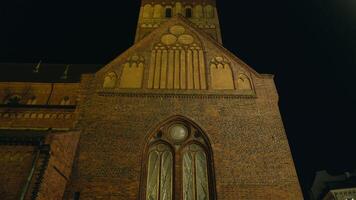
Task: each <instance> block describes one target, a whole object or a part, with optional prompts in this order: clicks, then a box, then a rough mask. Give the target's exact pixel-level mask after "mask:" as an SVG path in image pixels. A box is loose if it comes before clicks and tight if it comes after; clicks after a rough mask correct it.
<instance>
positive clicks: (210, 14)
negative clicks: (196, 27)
mask: <svg viewBox="0 0 356 200" xmlns="http://www.w3.org/2000/svg"><path fill="white" fill-rule="evenodd" d="M204 13H205V17H206V18H213V17H214V7H213V6H212V5H206V6H205V7H204Z"/></svg>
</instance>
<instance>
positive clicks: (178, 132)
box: [169, 124, 188, 142]
mask: <svg viewBox="0 0 356 200" xmlns="http://www.w3.org/2000/svg"><path fill="white" fill-rule="evenodd" d="M169 135H170V136H171V138H172V139H173V140H174V142H183V141H184V140H186V139H187V138H188V129H187V127H186V126H184V125H183V124H174V125H172V126H171V127H170V128H169Z"/></svg>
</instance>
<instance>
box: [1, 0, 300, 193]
mask: <svg viewBox="0 0 356 200" xmlns="http://www.w3.org/2000/svg"><path fill="white" fill-rule="evenodd" d="M221 41H222V40H221V33H220V25H219V19H218V12H217V6H216V2H215V0H175V1H172V0H142V5H141V9H140V16H139V20H138V26H137V33H136V39H135V43H134V44H133V46H132V47H130V48H129V49H128V50H127V51H125V52H124V53H122V54H121V55H119V56H118V57H117V58H115V59H114V60H113V61H111V62H109V63H108V64H106V65H105V66H102V67H101V69H100V70H99V71H97V72H90V73H88V72H86V73H84V72H83V74H82V75H81V79H80V81H79V79H78V80H71V82H70V81H69V80H67V81H65V82H64V81H63V80H62V81H59V82H58V83H48V84H46V83H35V82H30V83H29V82H2V83H0V88H1V89H2V90H1V91H4V92H2V93H0V97H1V98H2V99H4V105H3V106H2V107H0V122H1V123H0V128H1V130H0V136H1V137H0V155H2V156H1V157H0V162H1V164H2V165H1V166H2V167H3V168H5V169H7V170H6V173H3V174H1V172H0V180H8V181H9V183H11V184H10V185H8V186H6V187H5V185H6V184H3V185H4V186H0V194H5V195H8V197H9V198H7V199H14V198H11V197H15V199H18V198H17V197H20V196H16V195H17V194H21V197H25V198H24V199H31V198H32V199H33V198H35V199H45V200H48V199H64V200H71V199H83V200H94V199H95V200H96V199H105V200H106V199H112V200H136V199H139V200H217V199H219V200H239V199H241V200H256V199H264V200H266V199H268V200H279V199H288V200H300V199H303V197H302V194H301V190H300V186H299V182H298V177H297V174H296V171H295V167H294V163H293V159H292V155H291V152H290V148H289V145H288V140H287V137H286V134H285V131H284V127H283V123H282V119H281V115H280V113H279V108H278V95H277V91H276V87H275V84H274V80H273V75H269V74H260V73H258V72H256V71H255V70H253V68H251V67H250V66H248V65H247V64H246V63H244V62H243V61H241V60H240V59H239V58H238V57H236V56H235V55H234V54H232V53H231V52H229V51H228V50H226V49H225V48H224V47H223V46H222V42H221ZM41 70H42V68H40V67H39V66H38V67H36V73H38V71H41ZM66 72H68V67H67V68H66ZM34 73H35V72H34ZM36 80H37V79H36ZM16 91H17V92H16ZM19 91H26V92H23V93H19ZM14 102H17V103H18V104H16V106H15V107H14V106H13V105H14ZM25 102H30V103H31V105H26V106H22V107H21V106H19V105H22V104H25ZM32 104H38V105H32ZM3 132H4V133H3ZM2 133H3V134H2ZM19 136H23V137H20V138H19ZM25 155H27V157H26V156H25ZM23 157H24V158H23ZM25 158H26V159H25ZM9 161H11V162H9ZM16 163H17V164H16ZM19 163H21V166H22V167H20V168H16V170H15V168H14V167H13V166H19V165H20V164H19ZM19 172H21V176H19V174H20V173H19ZM24 177H25V178H24ZM15 185H20V186H21V187H20V189H16V190H15V189H14V188H16V187H14V186H15ZM1 192H3V193H1ZM30 197H31V198H30ZM5 199H6V198H5Z"/></svg>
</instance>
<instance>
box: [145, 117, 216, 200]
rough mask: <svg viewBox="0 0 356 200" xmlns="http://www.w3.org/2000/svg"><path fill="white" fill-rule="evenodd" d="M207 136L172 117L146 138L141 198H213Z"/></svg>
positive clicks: (195, 126)
mask: <svg viewBox="0 0 356 200" xmlns="http://www.w3.org/2000/svg"><path fill="white" fill-rule="evenodd" d="M214 180H215V179H214V167H213V156H212V151H211V146H210V142H209V139H208V137H207V135H206V134H205V133H204V131H203V130H202V129H201V128H200V127H199V126H198V125H197V124H195V123H194V122H193V121H191V120H189V119H188V118H186V117H183V116H173V117H171V118H169V119H167V120H165V121H164V122H162V123H160V125H158V126H157V128H156V129H154V130H153V131H152V132H151V133H150V134H149V137H148V138H147V144H146V147H145V150H144V153H143V165H142V176H141V194H140V195H141V196H140V197H141V199H142V200H178V199H183V200H214V199H216V198H215V183H214V182H215V181H214Z"/></svg>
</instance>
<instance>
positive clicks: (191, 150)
mask: <svg viewBox="0 0 356 200" xmlns="http://www.w3.org/2000/svg"><path fill="white" fill-rule="evenodd" d="M183 199H184V200H209V183H208V170H207V160H206V154H205V152H204V150H203V149H202V148H201V147H200V146H198V145H195V144H193V145H190V146H188V147H186V149H185V150H184V154H183Z"/></svg>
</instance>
